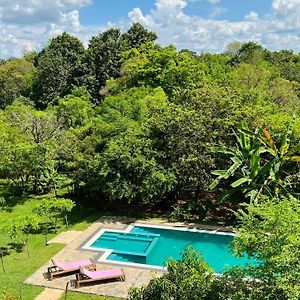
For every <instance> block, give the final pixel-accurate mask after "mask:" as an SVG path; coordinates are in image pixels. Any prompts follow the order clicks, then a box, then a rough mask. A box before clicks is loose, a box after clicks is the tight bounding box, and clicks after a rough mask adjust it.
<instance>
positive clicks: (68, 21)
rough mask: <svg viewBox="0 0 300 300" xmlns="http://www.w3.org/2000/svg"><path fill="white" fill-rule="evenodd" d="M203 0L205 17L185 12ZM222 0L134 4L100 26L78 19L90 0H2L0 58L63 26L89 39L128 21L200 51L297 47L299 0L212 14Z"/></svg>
mask: <svg viewBox="0 0 300 300" xmlns="http://www.w3.org/2000/svg"><path fill="white" fill-rule="evenodd" d="M120 1H121V0H120ZM204 1H206V2H210V3H212V4H215V5H213V7H211V14H210V15H209V16H208V17H200V16H197V15H195V14H193V15H191V14H187V13H186V10H185V9H186V7H187V6H188V5H189V4H190V3H192V2H204ZM220 2H221V1H219V0H155V6H154V8H153V9H152V10H150V11H148V12H146V13H145V12H143V11H142V10H141V9H140V8H138V7H137V8H134V9H133V10H132V11H130V12H129V13H128V17H129V21H125V20H120V21H119V22H117V23H110V22H109V23H108V24H103V26H102V27H101V26H95V25H82V24H81V23H80V8H81V7H83V6H86V5H90V4H91V3H92V0H43V1H42V0H26V1H25V0H9V1H8V0H0V35H1V43H0V58H1V57H9V56H18V55H20V54H22V53H23V52H24V50H36V49H41V48H42V47H43V46H44V45H45V43H46V42H47V40H48V39H49V38H50V37H53V36H55V35H57V34H59V33H61V32H63V31H67V32H69V33H71V34H74V35H76V36H77V37H79V38H80V39H81V40H82V41H84V42H85V44H87V41H88V40H89V39H90V37H91V36H92V35H95V34H98V33H99V32H100V31H102V30H104V29H106V28H107V27H108V26H119V27H120V28H122V29H127V28H128V27H129V26H130V23H132V22H140V23H142V24H143V25H145V26H146V27H147V28H149V29H150V30H153V31H155V32H157V33H158V36H159V41H160V42H161V43H162V44H163V45H168V44H175V45H176V46H177V47H178V48H189V49H191V50H194V51H199V52H200V51H212V52H221V51H223V50H224V49H225V47H226V45H227V44H228V43H229V42H231V41H233V40H240V41H246V40H255V41H257V42H259V43H261V44H263V45H264V46H265V47H268V48H269V49H272V50H279V49H282V48H288V49H293V50H295V51H300V0H273V1H272V5H271V6H270V11H269V12H268V14H267V15H265V16H262V15H258V14H257V13H256V12H254V11H251V12H249V14H247V15H246V16H245V18H244V19H243V20H241V21H230V20H215V19H214V17H215V16H217V15H220V14H222V13H224V12H225V10H224V8H222V7H220V6H219V5H218V3H220Z"/></svg>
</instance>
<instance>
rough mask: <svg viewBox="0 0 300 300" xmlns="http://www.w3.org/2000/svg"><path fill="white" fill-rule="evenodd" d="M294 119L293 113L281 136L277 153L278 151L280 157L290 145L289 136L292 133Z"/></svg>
mask: <svg viewBox="0 0 300 300" xmlns="http://www.w3.org/2000/svg"><path fill="white" fill-rule="evenodd" d="M295 120H296V115H293V117H292V119H291V121H290V124H289V126H288V129H287V131H286V132H285V134H284V135H283V137H282V140H281V145H280V149H279V153H280V156H281V157H282V156H284V155H285V154H286V153H287V152H288V149H289V147H290V142H291V136H292V133H293V127H294V124H295Z"/></svg>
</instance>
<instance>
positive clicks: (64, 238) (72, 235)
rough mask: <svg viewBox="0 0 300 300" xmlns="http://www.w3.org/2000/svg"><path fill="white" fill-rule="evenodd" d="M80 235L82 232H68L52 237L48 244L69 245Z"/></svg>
mask: <svg viewBox="0 0 300 300" xmlns="http://www.w3.org/2000/svg"><path fill="white" fill-rule="evenodd" d="M80 234H82V231H75V230H68V231H65V232H62V233H60V234H59V235H57V236H56V237H54V238H53V239H52V240H50V241H49V242H48V244H69V243H71V242H73V241H74V240H75V239H76V238H78V236H79V235H80Z"/></svg>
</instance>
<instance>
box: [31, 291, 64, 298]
mask: <svg viewBox="0 0 300 300" xmlns="http://www.w3.org/2000/svg"><path fill="white" fill-rule="evenodd" d="M63 294H64V291H63V290H58V289H49V288H45V289H44V291H43V292H41V293H40V294H39V295H38V296H37V297H36V298H35V299H34V300H59V299H61V296H62V295H63Z"/></svg>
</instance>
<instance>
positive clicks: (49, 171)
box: [0, 102, 63, 193]
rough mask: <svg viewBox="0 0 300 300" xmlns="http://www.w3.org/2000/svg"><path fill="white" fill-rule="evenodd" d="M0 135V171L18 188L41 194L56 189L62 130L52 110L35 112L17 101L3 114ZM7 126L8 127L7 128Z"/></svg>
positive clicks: (30, 107)
mask: <svg viewBox="0 0 300 300" xmlns="http://www.w3.org/2000/svg"><path fill="white" fill-rule="evenodd" d="M3 122H4V127H5V130H3V131H2V132H1V133H0V136H1V139H0V153H1V157H0V172H1V174H3V177H4V178H8V179H10V180H12V181H13V183H14V184H15V185H16V186H17V187H18V188H20V190H21V191H22V192H24V191H26V190H30V189H32V187H30V185H31V184H32V186H33V191H34V192H35V193H44V192H47V191H49V190H50V189H51V188H54V189H55V190H56V185H57V182H56V179H57V178H56V174H57V160H58V156H59V155H58V153H59V151H60V147H63V143H62V141H63V139H62V136H63V132H62V131H63V130H62V125H61V124H60V123H59V121H58V119H57V117H56V112H55V110H54V109H52V108H49V109H47V110H46V111H38V110H36V109H34V108H33V107H32V106H29V105H24V104H22V103H20V102H16V103H14V105H12V106H10V107H8V108H7V109H6V110H5V112H4V119H3ZM7 124H9V126H7Z"/></svg>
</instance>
